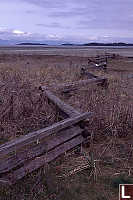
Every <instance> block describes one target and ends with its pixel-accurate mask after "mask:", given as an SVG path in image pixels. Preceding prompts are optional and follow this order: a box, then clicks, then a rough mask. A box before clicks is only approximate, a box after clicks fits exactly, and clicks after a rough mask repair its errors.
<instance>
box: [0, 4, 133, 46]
mask: <svg viewBox="0 0 133 200" xmlns="http://www.w3.org/2000/svg"><path fill="white" fill-rule="evenodd" d="M0 39H6V40H7V39H18V40H20V39H25V40H26V39H31V40H38V41H39V40H40V41H41V40H42V41H45V40H52V41H53V40H54V41H55V40H56V41H67V42H81V43H82V42H90V41H96V42H98V41H99V42H133V0H0Z"/></svg>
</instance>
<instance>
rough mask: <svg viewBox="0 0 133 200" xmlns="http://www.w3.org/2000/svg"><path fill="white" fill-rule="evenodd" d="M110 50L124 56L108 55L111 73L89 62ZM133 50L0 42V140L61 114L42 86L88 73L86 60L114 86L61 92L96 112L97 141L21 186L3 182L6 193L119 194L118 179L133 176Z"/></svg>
mask: <svg viewBox="0 0 133 200" xmlns="http://www.w3.org/2000/svg"><path fill="white" fill-rule="evenodd" d="M36 48H37V47H36ZM22 50H23V51H22ZM31 50H32V51H31ZM45 50H47V49H45ZM105 51H106V52H113V53H117V54H120V55H121V56H118V57H117V58H116V59H109V60H108V68H107V71H106V72H104V71H102V70H96V69H94V68H92V67H91V65H88V64H87V61H88V56H94V55H97V54H104V53H105ZM132 54H133V50H132V49H131V48H130V49H120V50H119V49H100V48H98V49H89V50H88V49H78V50H75V49H73V48H72V49H69V48H67V49H58V50H57V49H56V48H55V49H54V48H53V49H52V47H51V49H50V50H47V51H44V50H42V49H39V50H37V49H34V51H33V49H31V47H29V50H28V51H27V50H26V49H21V48H20V49H19V51H18V49H17V51H16V50H15V49H14V48H13V49H9V48H1V49H0V117H1V121H0V144H3V143H5V142H7V141H9V140H11V139H12V138H15V137H19V136H20V135H25V134H27V133H28V132H31V131H34V130H38V129H40V128H42V127H47V126H49V125H51V124H53V123H54V122H57V121H59V119H58V116H57V115H56V110H55V108H54V107H51V106H50V105H48V102H47V99H46V98H45V97H42V96H41V92H40V91H39V89H38V88H39V86H40V85H49V84H53V83H54V84H59V83H68V82H73V81H78V80H81V79H87V76H86V75H84V76H83V75H81V73H80V70H81V67H82V66H86V69H87V71H88V72H91V73H93V74H95V75H98V76H101V77H106V78H108V83H109V86H108V88H102V87H101V86H97V85H95V84H94V85H87V86H86V87H81V88H79V90H76V91H71V92H70V93H69V94H61V93H60V92H56V95H58V96H59V97H60V98H61V99H62V100H63V101H65V102H66V103H68V104H70V105H72V106H73V107H75V108H76V109H77V110H79V111H80V112H87V111H91V112H93V116H92V118H91V119H90V120H89V122H88V125H87V127H88V130H89V132H90V133H91V138H90V146H89V147H88V148H84V147H82V148H81V149H79V147H77V148H76V149H74V150H72V151H71V152H68V153H66V154H65V155H62V156H61V157H60V158H58V159H56V160H55V161H54V162H52V163H50V164H49V165H47V166H44V167H43V168H41V169H39V170H38V171H36V172H34V173H32V174H30V175H29V176H27V177H25V178H24V179H23V180H21V181H19V182H18V183H17V184H15V185H13V186H10V187H5V186H2V187H1V188H0V200H4V199H5V200H8V199H9V200H10V199H11V200H14V199H16V200H18V199H20V200H22V199H25V200H30V199H33V200H35V199H39V200H41V199H46V200H54V199H56V200H57V199H58V200H75V199H78V200H80V199H82V200H88V199H92V200H115V199H116V200H117V199H118V185H119V184H120V183H133V172H132V168H133V161H132V155H133V152H132V151H133V150H132V146H133V136H132V133H133V101H132V100H133V90H132V88H133V60H132V58H128V57H132ZM124 55H125V57H124ZM127 55H128V56H127ZM82 168H86V169H84V170H83V169H82ZM101 191H102V192H101Z"/></svg>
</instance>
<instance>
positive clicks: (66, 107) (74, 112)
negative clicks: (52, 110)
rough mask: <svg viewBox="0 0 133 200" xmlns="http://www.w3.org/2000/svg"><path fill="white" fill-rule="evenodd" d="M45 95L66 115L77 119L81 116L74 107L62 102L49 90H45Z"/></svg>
mask: <svg viewBox="0 0 133 200" xmlns="http://www.w3.org/2000/svg"><path fill="white" fill-rule="evenodd" d="M45 95H46V96H47V97H48V99H49V100H50V101H51V102H52V103H54V104H55V105H56V106H57V107H59V109H60V110H62V111H63V112H64V113H66V114H67V115H68V116H69V117H75V116H78V115H80V112H78V111H77V110H75V109H74V108H73V107H72V106H70V105H68V104H66V103H64V102H63V101H61V100H60V99H59V98H58V97H57V96H55V95H53V93H52V92H50V91H49V90H45Z"/></svg>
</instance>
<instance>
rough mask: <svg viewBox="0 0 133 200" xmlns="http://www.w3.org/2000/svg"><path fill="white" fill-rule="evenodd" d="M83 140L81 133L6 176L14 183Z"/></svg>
mask: <svg viewBox="0 0 133 200" xmlns="http://www.w3.org/2000/svg"><path fill="white" fill-rule="evenodd" d="M83 141H84V138H83V137H82V136H81V135H80V136H78V137H76V138H74V139H72V140H70V141H68V142H67V143H64V144H62V145H60V146H59V147H57V148H56V149H54V150H51V151H49V152H48V153H47V154H45V155H43V156H40V157H36V158H35V159H34V160H32V161H30V162H27V164H25V165H24V167H21V168H19V169H17V170H15V171H13V172H12V173H10V174H8V175H7V176H5V178H6V179H7V180H9V182H10V183H11V184H14V183H16V181H17V180H19V179H22V178H23V177H24V176H26V175H27V174H29V173H31V172H32V171H34V170H37V169H38V168H40V167H42V166H44V165H45V164H46V163H49V162H51V161H52V160H54V159H55V158H57V157H58V156H59V155H61V154H63V153H65V152H67V151H68V150H70V149H72V148H74V147H75V146H77V145H79V144H81V143H82V142H83Z"/></svg>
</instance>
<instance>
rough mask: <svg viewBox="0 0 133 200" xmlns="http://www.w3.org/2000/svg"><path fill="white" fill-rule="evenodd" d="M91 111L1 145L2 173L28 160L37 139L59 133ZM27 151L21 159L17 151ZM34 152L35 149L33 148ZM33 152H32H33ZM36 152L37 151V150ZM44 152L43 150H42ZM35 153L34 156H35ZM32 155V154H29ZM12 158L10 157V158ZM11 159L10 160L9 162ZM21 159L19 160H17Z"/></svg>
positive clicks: (45, 149) (85, 116) (40, 139)
mask: <svg viewBox="0 0 133 200" xmlns="http://www.w3.org/2000/svg"><path fill="white" fill-rule="evenodd" d="M89 116H90V113H88V112H87V113H83V114H80V115H78V116H75V117H72V118H68V119H65V120H62V121H61V122H58V123H55V124H53V125H52V126H50V127H47V128H44V129H41V130H39V131H35V132H32V133H29V134H27V135H26V136H23V137H20V138H18V139H16V140H12V141H11V142H9V143H7V144H4V145H1V146H0V163H2V164H1V165H0V173H3V172H5V171H8V170H9V169H12V168H15V167H17V166H18V165H19V164H20V163H22V162H24V161H26V160H27V159H29V158H28V156H27V153H30V152H29V151H27V150H29V149H31V148H35V147H36V146H37V141H42V140H43V139H45V138H47V137H48V136H50V135H52V134H54V133H57V132H59V131H61V130H63V129H65V128H68V127H71V126H72V125H74V124H77V123H78V122H80V121H83V120H84V119H86V118H88V117H89ZM70 137H71V136H70ZM25 151H27V153H25V154H26V156H25V157H24V158H23V159H22V161H21V160H19V153H18V156H17V153H16V152H22V153H23V154H24V152H25ZM43 151H44V152H45V151H47V145H46V147H45V145H44V147H43ZM33 152H34V150H33ZM33 152H32V154H33ZM35 152H36V151H35ZM41 153H42V152H41ZM33 155H34V156H33ZM33 155H32V157H35V156H37V154H36V153H35V154H33ZM29 157H30V156H29ZM9 158H10V159H9ZM9 160H10V162H9ZM17 161H19V162H17Z"/></svg>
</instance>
